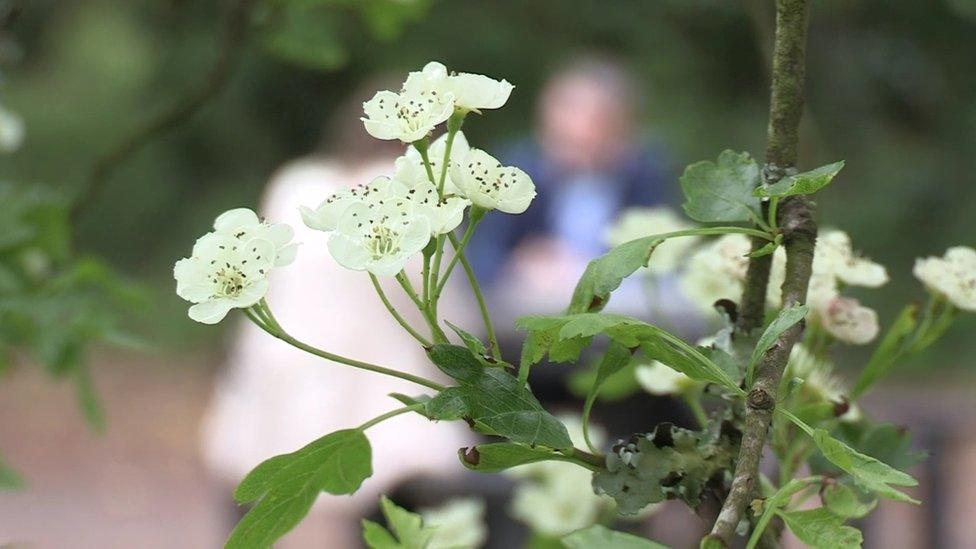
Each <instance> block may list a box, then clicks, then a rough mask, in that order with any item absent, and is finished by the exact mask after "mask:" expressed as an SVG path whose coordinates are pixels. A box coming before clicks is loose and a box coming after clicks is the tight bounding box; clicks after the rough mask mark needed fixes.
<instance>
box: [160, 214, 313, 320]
mask: <svg viewBox="0 0 976 549" xmlns="http://www.w3.org/2000/svg"><path fill="white" fill-rule="evenodd" d="M213 228H214V230H213V231H211V232H209V233H207V234H205V235H203V236H202V237H200V238H199V239H197V242H196V244H194V246H193V253H192V255H191V256H190V257H187V258H184V259H181V260H179V261H177V262H176V266H175V267H174V269H173V276H174V277H175V278H176V293H177V295H179V296H180V297H182V298H183V299H185V300H187V301H189V302H191V303H193V304H194V305H193V306H191V307H190V310H189V315H190V318H192V319H193V320H196V321H197V322H203V323H204V324H216V323H217V322H220V321H221V320H223V318H224V317H225V316H226V315H227V313H228V312H229V311H230V310H231V309H239V308H246V307H250V306H252V305H254V304H255V303H257V302H258V301H260V300H261V299H262V298H263V297H264V295H265V294H266V293H267V292H268V276H269V275H270V273H271V269H272V268H274V267H280V266H283V265H288V264H289V263H291V262H292V261H294V259H295V252H296V251H297V247H298V246H297V244H292V243H291V239H292V237H293V236H294V230H293V229H292V228H291V227H290V226H289V225H287V224H284V223H277V224H273V225H272V224H268V223H265V222H263V221H261V220H260V219H259V218H258V216H257V214H255V213H254V212H253V211H251V210H248V209H246V208H239V209H235V210H229V211H227V212H224V213H223V214H221V215H220V216H219V217H217V220H216V221H214V226H213Z"/></svg>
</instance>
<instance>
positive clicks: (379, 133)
mask: <svg viewBox="0 0 976 549" xmlns="http://www.w3.org/2000/svg"><path fill="white" fill-rule="evenodd" d="M363 112H364V113H365V114H366V117H365V118H362V119H361V120H362V121H363V124H364V126H365V127H366V131H367V132H368V133H369V134H370V135H372V136H373V137H375V138H377V139H399V140H400V141H403V142H404V143H413V142H414V141H417V140H419V139H422V138H424V137H426V136H427V134H429V133H430V132H431V130H433V129H434V127H435V126H437V125H438V124H440V123H441V122H444V121H445V120H447V119H448V118H450V117H451V114H452V113H453V112H454V95H453V94H451V93H441V92H438V91H437V90H433V89H431V90H417V91H407V90H403V91H401V92H400V93H394V92H391V91H380V92H377V93H376V95H374V96H373V98H372V99H370V100H369V101H367V102H365V103H363Z"/></svg>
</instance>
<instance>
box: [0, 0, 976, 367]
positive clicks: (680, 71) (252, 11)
mask: <svg viewBox="0 0 976 549" xmlns="http://www.w3.org/2000/svg"><path fill="white" fill-rule="evenodd" d="M246 4H248V6H247V7H248V11H247V13H246V20H245V25H244V27H243V28H242V29H239V30H242V31H243V32H244V34H243V35H242V36H243V39H242V40H241V41H240V43H239V44H236V45H234V47H233V48H232V50H233V51H232V52H231V54H232V55H235V56H236V55H239V58H237V59H236V60H237V62H236V63H230V64H229V66H230V72H229V73H228V78H227V83H226V86H225V87H224V88H223V89H221V90H220V92H219V93H218V94H216V95H215V96H214V97H213V98H212V99H210V100H208V101H207V102H206V104H205V105H204V106H203V107H202V108H201V109H200V111H199V112H198V113H197V114H196V115H195V116H193V117H192V118H190V119H189V120H187V121H186V122H185V123H182V124H180V125H179V126H178V127H176V128H174V129H173V130H172V131H166V132H164V133H162V134H160V135H159V136H157V137H155V138H154V139H153V140H152V141H151V142H148V143H147V145H146V146H145V147H144V148H143V149H141V150H140V151H139V152H138V153H137V154H135V155H134V156H133V157H132V158H130V159H128V160H127V161H126V162H124V163H122V164H121V165H120V166H119V169H118V170H117V171H116V172H115V173H113V174H112V175H111V178H110V179H108V182H107V184H106V186H105V187H104V188H103V189H101V192H99V193H98V194H97V195H96V196H94V197H93V198H92V200H91V201H90V202H88V203H87V204H86V206H85V209H84V210H83V211H81V212H80V213H79V215H78V223H77V226H76V235H75V242H76V246H77V248H78V249H79V250H81V251H83V252H86V253H91V254H97V255H99V256H101V257H104V258H106V260H107V261H108V262H109V263H110V264H112V265H114V266H116V267H117V268H118V269H119V270H120V271H121V272H122V273H124V274H125V275H126V276H127V277H128V278H129V279H131V280H136V281H141V282H143V283H144V285H145V287H147V288H149V290H150V293H151V294H153V295H152V296H151V300H152V301H151V303H152V305H151V311H152V313H151V314H150V315H148V316H150V317H151V322H148V321H146V319H145V315H144V317H143V321H142V325H140V326H139V327H138V330H139V331H141V332H142V334H143V337H144V338H145V339H148V340H153V341H160V342H164V343H163V344H164V345H167V346H171V347H172V348H173V349H174V350H183V349H184V348H185V347H186V346H192V345H198V344H201V343H205V342H206V341H212V338H214V337H216V336H217V335H218V334H219V332H218V331H216V330H213V329H211V330H200V329H199V327H198V326H192V324H193V323H192V322H191V321H189V320H188V319H187V318H186V316H185V304H184V303H183V302H182V301H181V300H179V299H178V298H177V297H176V296H175V295H174V294H173V292H172V288H173V282H172V278H171V269H172V264H173V261H174V260H175V259H176V258H178V257H181V256H182V255H184V254H185V253H186V252H187V251H188V250H189V247H190V243H191V242H192V240H193V239H194V238H195V237H196V236H197V235H199V234H201V233H202V232H204V231H205V230H206V229H207V227H208V226H209V224H210V223H211V222H212V219H213V217H214V215H215V214H216V213H217V212H220V211H223V210H224V209H228V208H231V207H236V206H242V205H255V204H256V203H257V202H258V200H259V196H260V193H261V189H262V186H263V185H264V184H265V182H266V181H267V180H268V178H269V176H270V175H271V174H272V173H273V171H274V170H275V169H276V168H278V167H279V166H281V165H282V164H283V163H285V162H286V161H288V160H290V159H293V158H296V157H299V156H301V155H305V154H308V153H310V152H312V151H314V150H315V149H316V148H317V147H319V145H320V143H321V139H322V128H323V125H324V123H325V122H326V121H327V120H328V118H329V116H330V114H331V113H332V112H334V110H335V109H336V107H337V105H339V104H340V103H341V102H342V101H343V100H344V99H345V98H346V97H347V96H348V95H349V93H350V92H351V91H352V90H354V89H355V88H356V87H357V85H358V84H359V83H360V82H362V81H363V80H364V79H366V78H369V77H370V76H371V75H374V74H376V73H378V72H383V71H396V72H398V73H402V72H404V71H406V70H411V69H418V68H419V67H421V66H422V65H423V64H424V63H426V62H427V61H429V60H431V59H436V60H440V61H442V62H444V63H446V64H447V65H448V66H450V67H452V68H457V69H460V70H470V71H475V72H482V73H485V74H489V75H493V76H498V77H505V78H507V79H508V80H510V81H511V82H513V83H515V84H516V86H517V88H516V92H515V94H513V97H512V101H510V103H509V106H507V107H506V109H505V110H504V111H501V112H500V113H499V114H497V115H493V116H491V117H486V118H485V119H483V120H482V119H479V120H477V122H476V123H471V124H469V125H468V126H467V127H466V128H465V130H466V131H467V132H468V133H469V135H471V136H472V138H473V139H475V140H478V141H480V142H482V143H491V142H496V143H498V142H503V141H505V140H508V139H512V138H515V137H518V136H520V135H523V134H525V133H526V132H528V131H530V130H531V128H530V125H529V123H530V122H529V121H531V120H532V110H533V101H534V97H535V96H536V92H537V91H538V89H539V87H540V86H541V85H542V83H543V82H544V80H545V78H546V76H547V74H548V73H549V72H550V71H551V70H552V69H553V68H554V67H555V66H557V65H558V64H559V63H560V61H561V60H563V59H565V58H567V57H569V56H572V55H574V54H578V53H580V52H586V51H597V52H603V53H609V54H613V55H615V56H617V57H619V58H620V59H621V60H623V61H624V62H626V63H627V64H628V65H629V66H630V67H632V69H633V70H634V72H635V73H636V74H637V75H638V77H639V78H640V80H641V82H642V83H643V84H644V86H645V87H646V92H647V93H646V101H645V105H644V114H643V116H644V118H645V120H644V123H645V127H646V130H647V132H648V133H649V134H651V135H653V136H654V138H655V139H656V140H658V141H660V142H661V143H663V144H665V145H666V146H667V147H668V148H669V149H670V151H671V153H672V155H673V158H674V163H675V166H676V167H679V168H680V166H683V165H684V164H687V163H689V162H693V161H696V160H700V159H705V158H714V157H715V156H716V155H717V153H718V152H719V151H721V150H722V149H724V148H733V149H737V150H748V151H750V152H751V153H752V154H753V155H755V156H757V157H761V156H762V147H763V143H764V139H765V124H766V108H767V100H768V93H767V71H768V68H767V67H768V64H769V60H768V56H769V47H770V45H771V43H772V37H771V34H770V33H771V32H772V28H773V27H772V6H771V2H767V1H764V0H740V1H736V2H728V1H726V0H657V1H654V2H648V1H638V0H632V1H631V0H617V1H611V2H607V1H605V0H574V1H573V2H565V1H563V0H532V1H531V2H526V1H524V0H494V1H492V2H479V1H474V0H416V1H412V2H411V1H409V0H359V1H357V0H288V1H285V0H265V1H264V2H260V3H259V2H246ZM237 5H238V4H237V2H235V1H232V0H224V1H222V2H213V1H203V0H152V1H151V0H128V1H120V0H34V1H32V2H30V3H29V7H28V9H25V10H23V12H22V13H21V14H20V16H19V18H18V19H17V20H16V21H15V22H14V23H13V24H12V25H11V26H10V28H9V29H7V36H5V40H4V43H3V44H2V45H0V46H2V47H0V56H2V63H3V64H2V66H0V68H2V70H3V82H2V87H0V100H2V103H3V105H4V106H5V107H6V108H8V109H10V110H12V111H15V112H17V113H19V114H20V115H21V116H22V117H23V118H24V119H25V121H26V123H27V137H26V141H25V143H24V146H23V148H22V149H21V150H20V151H19V152H18V153H17V154H14V155H10V156H6V157H4V158H2V160H0V179H2V180H9V181H16V182H18V183H20V184H23V185H50V186H52V187H53V188H55V189H59V190H62V191H64V193H65V194H67V195H79V196H80V195H84V193H85V188H86V184H87V182H88V181H89V179H90V178H91V171H92V168H93V164H94V162H95V159H96V158H97V157H98V156H99V155H102V154H104V153H105V152H106V151H108V150H110V149H112V148H113V147H115V146H116V145H117V144H118V143H120V142H122V141H123V140H125V139H126V136H127V135H129V134H131V132H133V131H134V130H135V129H136V128H138V127H140V126H141V125H142V124H144V123H145V121H146V120H148V119H150V118H151V117H153V116H155V114H156V113H158V112H160V111H162V110H165V109H167V108H169V107H170V106H171V105H173V104H174V103H175V102H177V101H180V97H181V96H183V95H184V94H186V93H187V92H188V91H189V90H192V89H194V88H195V87H197V86H200V85H201V82H203V81H205V79H206V74H207V73H208V71H210V70H211V67H212V66H213V64H214V63H215V59H218V58H219V57H220V56H221V55H224V54H226V53H224V54H222V53H221V50H222V44H223V43H225V42H226V41H227V39H226V36H227V35H226V32H227V23H226V21H227V19H228V15H227V14H228V13H232V12H233V10H234V9H235V6H237ZM812 12H813V16H812V21H811V34H810V48H809V52H808V59H809V61H808V72H807V90H808V107H807V112H806V114H805V117H804V126H803V134H802V137H801V142H802V144H803V148H802V151H801V155H800V157H801V167H806V168H811V167H814V166H818V165H821V164H825V163H828V162H832V161H836V160H838V159H845V160H846V161H847V167H846V168H845V170H844V173H843V174H842V176H841V177H840V178H839V179H838V181H837V183H836V184H834V185H833V186H832V187H831V188H830V189H829V191H827V192H825V193H823V196H822V198H821V206H822V214H821V218H822V219H821V221H822V223H823V224H826V225H837V226H841V227H843V228H845V229H846V230H848V231H849V232H850V233H851V235H852V237H853V239H854V242H855V245H856V247H858V248H860V249H861V250H863V251H864V252H865V254H867V255H869V256H871V257H873V258H875V259H877V260H879V261H881V262H882V263H884V264H886V265H887V266H888V268H889V271H890V272H891V274H892V279H893V280H892V282H891V284H889V285H888V286H886V287H885V288H884V289H883V290H881V291H872V292H870V293H869V294H865V295H863V296H859V297H863V298H864V300H865V301H866V302H867V304H869V305H870V306H872V307H875V308H877V309H878V310H879V312H880V313H881V314H882V318H891V315H892V314H893V313H894V312H895V311H896V310H897V309H898V308H900V306H901V305H902V304H903V303H904V302H905V301H906V300H909V299H919V298H921V297H922V296H923V293H922V291H921V289H920V288H919V287H918V284H917V282H916V281H915V280H914V278H913V277H912V276H911V266H912V263H913V261H914V258H915V257H917V256H922V255H929V254H941V253H942V251H943V250H944V249H945V248H946V247H947V246H949V245H952V244H967V245H973V244H974V241H973V234H974V233H973V227H974V225H973V214H972V205H973V204H974V203H976V185H974V184H973V183H974V182H973V180H972V178H973V176H972V174H973V173H976V155H974V154H973V151H974V150H976V95H974V90H976V71H973V70H972V67H973V54H974V51H976V2H972V1H970V0H933V1H930V2H913V1H909V0H895V1H892V0H866V1H860V2H850V1H846V0H822V1H819V2H816V3H815V5H814V7H813V10H812ZM675 184H676V185H677V173H676V174H675ZM973 328H976V324H974V318H973V315H963V316H962V317H961V320H960V325H959V326H957V327H956V329H954V330H952V331H951V332H950V334H949V336H948V337H947V338H946V340H945V341H944V342H943V343H941V344H940V345H939V346H938V347H937V349H936V350H935V351H934V353H933V354H931V355H927V356H928V357H929V360H928V361H927V362H926V364H925V365H923V364H914V365H912V366H911V367H910V368H908V369H907V370H903V371H913V370H914V371H916V372H921V371H924V368H923V366H932V367H936V366H937V367H938V368H939V369H940V370H945V369H947V368H951V367H954V366H957V367H959V366H965V365H966V364H967V363H968V362H969V361H967V360H965V359H964V360H959V357H966V356H969V354H970V352H972V351H974V350H976V342H974V341H972V338H967V337H966V334H967V333H969V332H971V330H972V329H973ZM853 352H859V351H853Z"/></svg>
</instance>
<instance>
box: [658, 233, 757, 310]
mask: <svg viewBox="0 0 976 549" xmlns="http://www.w3.org/2000/svg"><path fill="white" fill-rule="evenodd" d="M749 247H750V243H749V238H748V237H746V236H744V235H741V234H727V235H722V236H721V237H720V238H718V239H716V240H713V241H712V242H709V243H708V244H706V245H705V246H703V247H702V248H701V249H699V250H698V251H696V252H695V253H694V254H693V255H692V256H691V259H689V260H688V267H687V269H686V270H685V272H684V274H683V276H682V278H681V289H682V291H683V292H684V294H685V296H687V297H688V299H690V300H691V301H692V303H695V304H696V305H698V306H699V307H700V308H701V309H702V310H703V311H712V310H713V305H714V304H715V302H716V301H718V300H719V299H723V298H725V299H731V300H733V301H738V300H739V299H740V298H741V297H742V285H743V282H744V281H745V278H746V269H747V268H748V266H749V258H747V257H746V254H748V253H749ZM652 262H653V260H652Z"/></svg>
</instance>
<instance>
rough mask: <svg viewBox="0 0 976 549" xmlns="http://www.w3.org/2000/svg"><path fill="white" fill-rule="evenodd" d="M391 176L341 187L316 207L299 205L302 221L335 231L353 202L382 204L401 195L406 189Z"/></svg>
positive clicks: (319, 228) (324, 229)
mask: <svg viewBox="0 0 976 549" xmlns="http://www.w3.org/2000/svg"><path fill="white" fill-rule="evenodd" d="M396 185H397V183H395V182H394V181H391V180H390V178H389V177H382V176H381V177H377V178H375V179H373V180H372V181H370V182H369V183H368V184H364V185H357V186H355V187H352V188H349V189H341V190H339V191H336V192H335V193H333V194H332V195H331V196H329V197H328V198H326V199H325V200H323V201H322V202H321V203H320V204H319V205H318V206H317V207H316V208H315V209H312V208H309V207H307V206H299V207H298V209H299V211H300V212H301V214H302V221H304V222H305V225H306V226H308V228H310V229H314V230H316V231H334V230H335V229H336V226H337V225H338V224H339V218H340V217H342V214H343V213H344V212H345V211H346V210H347V209H348V208H349V206H351V205H353V204H373V205H381V204H383V202H384V201H385V200H386V199H388V198H391V197H401V196H403V195H404V194H405V193H406V189H402V188H397V186H396Z"/></svg>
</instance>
